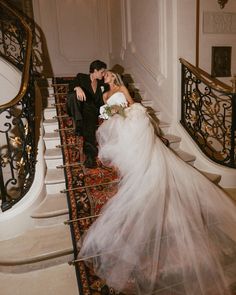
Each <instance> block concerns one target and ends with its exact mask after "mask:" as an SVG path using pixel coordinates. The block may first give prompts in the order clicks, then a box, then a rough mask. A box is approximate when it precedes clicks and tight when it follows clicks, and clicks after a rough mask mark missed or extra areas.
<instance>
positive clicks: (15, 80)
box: [0, 57, 21, 105]
mask: <svg viewBox="0 0 236 295" xmlns="http://www.w3.org/2000/svg"><path fill="white" fill-rule="evenodd" d="M20 85H21V72H20V71H19V70H18V69H17V68H16V67H14V66H13V65H11V64H9V63H8V62H7V61H6V60H4V59H3V58H2V57H0V105H2V104H5V103H7V102H9V100H12V99H13V98H15V97H16V95H17V94H18V92H19V90H20Z"/></svg>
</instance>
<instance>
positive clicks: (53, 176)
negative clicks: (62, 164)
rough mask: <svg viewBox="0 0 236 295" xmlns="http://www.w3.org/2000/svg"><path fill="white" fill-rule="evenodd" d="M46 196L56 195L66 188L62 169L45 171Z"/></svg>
mask: <svg viewBox="0 0 236 295" xmlns="http://www.w3.org/2000/svg"><path fill="white" fill-rule="evenodd" d="M44 182H45V185H46V191H47V194H57V193H60V191H61V190H64V189H65V188H66V184H65V174H64V169H47V173H46V176H45V181H44Z"/></svg>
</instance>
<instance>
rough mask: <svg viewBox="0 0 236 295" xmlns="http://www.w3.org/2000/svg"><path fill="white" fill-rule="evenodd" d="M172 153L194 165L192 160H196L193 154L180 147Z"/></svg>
mask: <svg viewBox="0 0 236 295" xmlns="http://www.w3.org/2000/svg"><path fill="white" fill-rule="evenodd" d="M174 153H175V154H176V155H177V156H179V157H180V158H181V159H182V160H183V161H185V162H187V163H188V164H190V165H194V161H195V160H196V157H195V156H194V155H191V154H189V153H187V152H185V151H183V150H181V149H176V150H174Z"/></svg>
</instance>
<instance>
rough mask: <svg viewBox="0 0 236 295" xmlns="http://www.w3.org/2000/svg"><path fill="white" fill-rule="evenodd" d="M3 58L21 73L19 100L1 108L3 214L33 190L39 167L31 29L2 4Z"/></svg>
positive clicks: (0, 33)
mask: <svg viewBox="0 0 236 295" xmlns="http://www.w3.org/2000/svg"><path fill="white" fill-rule="evenodd" d="M0 11H1V14H0V55H1V57H2V58H4V59H5V60H7V61H8V62H9V63H10V64H11V65H14V66H16V67H17V68H18V69H19V70H20V71H21V72H22V83H21V85H23V86H21V88H20V90H19V93H18V94H17V96H16V97H15V98H14V97H13V98H12V99H9V102H8V103H6V104H4V105H0V122H1V124H0V143H1V144H0V197H1V201H2V202H1V208H2V210H3V211H5V210H7V209H9V208H11V207H12V206H13V204H15V203H16V202H18V201H19V200H20V199H21V198H23V197H24V195H25V194H26V193H27V192H28V190H29V189H30V187H31V185H32V183H33V179H34V174H35V165H36V140H35V90H34V79H35V78H34V71H33V63H32V42H31V41H32V39H31V38H30V36H31V29H30V27H29V26H28V27H26V26H25V24H26V23H27V22H26V21H25V20H24V17H23V16H20V15H19V14H18V13H17V12H14V10H12V8H10V7H8V5H7V4H6V2H4V1H0Z"/></svg>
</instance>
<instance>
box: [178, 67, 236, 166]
mask: <svg viewBox="0 0 236 295" xmlns="http://www.w3.org/2000/svg"><path fill="white" fill-rule="evenodd" d="M206 81H207V80H204V81H203V79H202V78H201V75H200V74H199V75H198V74H197V71H195V72H193V71H192V69H191V68H190V67H188V66H186V64H184V65H183V64H182V114H181V124H182V125H183V126H184V128H185V129H186V130H187V131H188V133H189V134H190V135H191V137H192V138H193V139H194V141H195V142H196V143H197V144H198V146H199V147H200V148H201V150H202V151H203V152H204V153H205V154H206V155H207V156H208V157H209V158H210V159H212V160H213V161H214V162H216V163H219V164H222V165H225V166H228V167H236V143H235V141H236V138H235V132H236V127H235V126H234V122H235V119H236V113H235V107H234V102H235V99H236V95H235V93H232V92H229V91H228V89H227V91H223V89H222V87H218V86H217V84H214V83H215V82H211V81H209V83H207V82H206ZM210 82H211V83H210ZM213 86H214V87H213Z"/></svg>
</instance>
